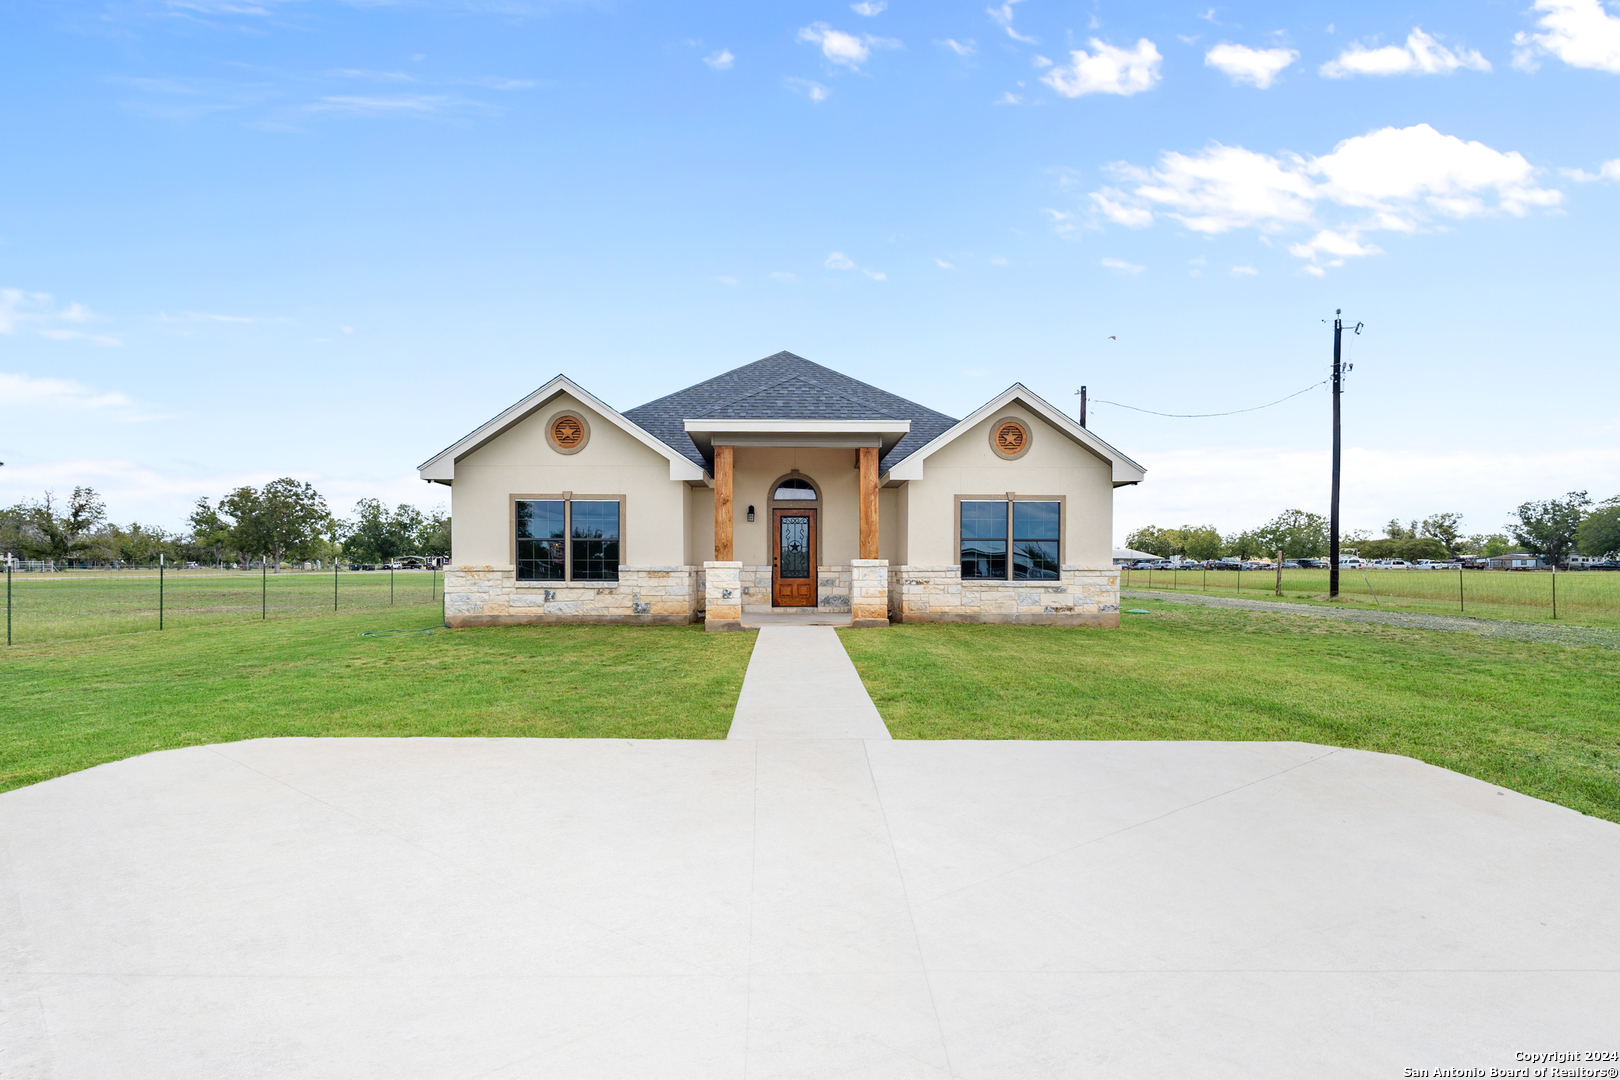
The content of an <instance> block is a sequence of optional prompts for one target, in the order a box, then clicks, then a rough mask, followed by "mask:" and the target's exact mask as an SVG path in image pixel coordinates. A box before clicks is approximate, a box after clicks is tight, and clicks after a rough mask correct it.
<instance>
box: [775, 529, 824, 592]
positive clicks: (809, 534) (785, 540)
mask: <svg viewBox="0 0 1620 1080" xmlns="http://www.w3.org/2000/svg"><path fill="white" fill-rule="evenodd" d="M816 569H817V567H816V512H815V510H814V509H812V508H810V507H806V508H804V509H802V510H801V509H799V508H797V507H795V508H793V509H791V510H785V509H777V510H773V511H772V512H771V604H772V605H773V606H775V607H815V606H816Z"/></svg>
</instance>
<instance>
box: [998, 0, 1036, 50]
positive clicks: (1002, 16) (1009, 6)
mask: <svg viewBox="0 0 1620 1080" xmlns="http://www.w3.org/2000/svg"><path fill="white" fill-rule="evenodd" d="M1022 2H1023V0H1006V2H1005V3H1004V4H1002V5H1001V6H1000V7H993V8H986V9H985V12H986V14H988V15H989V16H990V17H991V18H992V19H994V20H995V21H996V25H997V26H999V27H1001V28H1002V29H1003V30H1005V31H1007V36H1008V37H1010V38H1012V39H1013V40H1014V41H1022V42H1024V43H1025V44H1026V45H1038V44H1040V42H1038V41H1037V40H1036V39H1035V38H1032V37H1026V36H1025V35H1023V34H1020V33H1019V32H1018V31H1016V30H1014V29H1013V5H1014V4H1018V3H1022Z"/></svg>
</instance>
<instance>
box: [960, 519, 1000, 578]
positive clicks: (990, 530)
mask: <svg viewBox="0 0 1620 1080" xmlns="http://www.w3.org/2000/svg"><path fill="white" fill-rule="evenodd" d="M1006 577H1007V501H1006V500H1005V499H1001V500H988V499H987V500H983V501H981V500H978V499H973V500H969V499H963V500H962V580H963V581H968V580H983V579H989V580H997V579H1005V578H1006Z"/></svg>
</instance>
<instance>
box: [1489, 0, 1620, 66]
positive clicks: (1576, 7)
mask: <svg viewBox="0 0 1620 1080" xmlns="http://www.w3.org/2000/svg"><path fill="white" fill-rule="evenodd" d="M1534 9H1535V10H1536V11H1538V12H1540V13H1541V18H1540V20H1539V21H1538V22H1537V25H1538V26H1539V27H1540V32H1539V33H1534V34H1527V33H1524V32H1522V31H1521V32H1520V33H1518V34H1516V35H1515V36H1514V38H1513V44H1514V45H1516V46H1517V48H1516V49H1515V51H1514V53H1513V64H1514V66H1515V67H1518V68H1521V69H1523V70H1526V71H1534V70H1535V69H1536V65H1537V62H1538V60H1539V58H1540V57H1542V56H1556V57H1557V58H1558V59H1560V60H1562V61H1563V62H1564V63H1566V64H1568V65H1570V66H1571V67H1581V68H1597V69H1598V70H1599V71H1607V72H1610V73H1612V74H1616V75H1620V18H1616V17H1615V16H1613V15H1610V14H1609V13H1608V12H1607V11H1606V10H1604V7H1603V5H1602V4H1601V3H1599V2H1598V0H1536V2H1535V4H1534Z"/></svg>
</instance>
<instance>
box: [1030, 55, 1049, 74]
mask: <svg viewBox="0 0 1620 1080" xmlns="http://www.w3.org/2000/svg"><path fill="white" fill-rule="evenodd" d="M1030 64H1032V65H1033V66H1034V68H1035V70H1037V71H1039V70H1041V69H1042V68H1049V67H1051V66H1052V61H1051V60H1049V59H1047V58H1046V57H1044V56H1035V57H1032V58H1031V59H1030Z"/></svg>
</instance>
